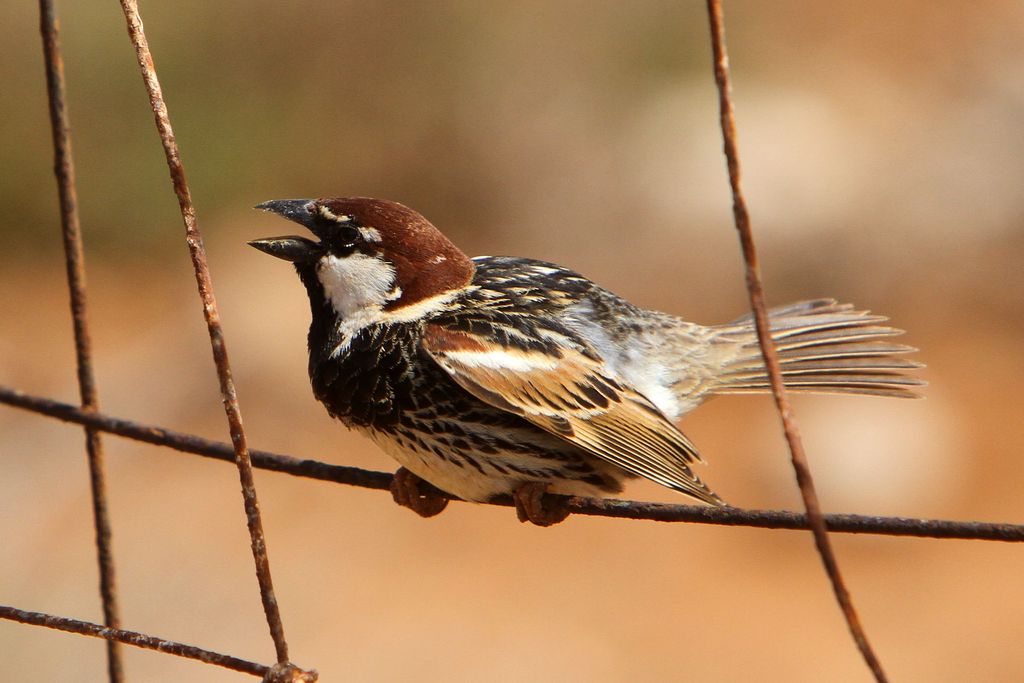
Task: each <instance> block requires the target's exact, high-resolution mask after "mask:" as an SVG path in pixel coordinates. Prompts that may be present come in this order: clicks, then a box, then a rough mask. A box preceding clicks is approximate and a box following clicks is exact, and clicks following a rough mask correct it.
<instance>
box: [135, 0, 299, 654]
mask: <svg viewBox="0 0 1024 683" xmlns="http://www.w3.org/2000/svg"><path fill="white" fill-rule="evenodd" d="M121 9H122V11H123V12H124V16H125V21H126V22H127V24H128V35H129V36H130V38H131V41H132V45H133V46H134V48H135V55H136V58H137V60H138V63H139V68H140V69H141V70H142V80H143V82H144V83H145V86H146V92H147V93H148V94H149V103H150V106H151V108H152V109H153V116H154V118H155V119H156V127H157V131H158V132H159V134H160V141H161V143H162V144H163V148H164V155H165V156H166V157H167V166H168V169H169V170H170V174H171V184H172V185H173V186H174V193H175V194H176V195H177V197H178V206H179V208H180V210H181V217H182V220H183V221H184V223H185V242H186V244H187V245H188V251H189V255H190V256H191V258H192V266H193V267H194V269H195V273H196V284H197V285H198V288H199V298H200V299H201V300H202V303H203V316H204V317H205V319H206V327H207V329H208V331H209V334H210V346H211V348H212V350H213V360H214V363H215V364H216V366H217V378H218V380H219V382H220V393H221V401H222V402H223V404H224V412H225V413H226V415H227V419H228V427H229V430H230V433H231V442H232V444H234V454H235V462H236V464H237V466H238V476H239V479H240V481H241V484H242V497H243V499H244V502H245V516H246V521H247V524H248V527H249V538H250V542H251V545H252V556H253V560H254V561H255V563H256V577H257V579H258V581H259V586H260V598H261V599H262V601H263V611H264V613H265V614H266V617H267V625H268V627H269V628H270V637H271V638H272V639H273V641H274V649H275V650H276V651H277V661H278V663H279V664H285V663H286V662H288V642H287V641H286V640H285V636H284V625H283V623H282V622H281V611H280V609H279V607H278V604H277V598H276V597H275V594H274V583H273V579H272V578H271V575H270V560H269V558H268V556H267V546H266V539H265V537H264V533H263V521H262V519H261V518H260V508H259V501H258V499H257V497H256V484H255V482H254V481H253V474H252V463H251V461H250V457H249V448H248V446H247V445H246V439H245V431H244V429H243V428H242V413H241V409H240V408H239V405H238V396H237V394H236V393H235V384H234V380H233V379H232V377H231V365H230V363H229V362H228V351H227V346H226V344H225V341H224V331H223V329H222V328H221V324H220V314H219V313H218V312H217V300H216V298H215V297H214V293H213V282H212V281H211V279H210V269H209V266H208V265H207V263H206V249H205V247H204V246H203V238H202V235H201V233H200V232H199V225H198V223H197V221H196V210H195V206H194V205H193V203H192V195H191V192H190V191H189V188H188V183H187V182H186V180H185V168H184V166H183V165H182V163H181V155H180V153H179V150H178V143H177V141H176V140H175V137H174V130H173V129H172V128H171V120H170V117H169V115H168V112H167V105H166V103H165V102H164V96H163V91H162V90H161V88H160V81H159V79H158V78H157V74H156V68H155V66H154V65H153V55H152V53H151V52H150V50H149V43H148V41H147V40H146V34H145V32H144V31H143V27H142V17H141V16H140V14H139V7H138V3H137V2H136V0H121Z"/></svg>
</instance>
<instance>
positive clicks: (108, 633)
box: [0, 605, 270, 676]
mask: <svg viewBox="0 0 1024 683" xmlns="http://www.w3.org/2000/svg"><path fill="white" fill-rule="evenodd" d="M0 619H8V620H10V621H17V622H19V623H22V624H33V625H35V626H44V627H46V628H52V629H56V630H58V631H65V632H67V633H78V634H80V635H86V636H93V637H96V638H104V639H106V641H107V642H108V643H116V644H121V643H127V644H128V645H134V646H136V647H141V648H145V649H148V650H156V651H157V652H166V653H168V654H173V655H177V656H179V657H187V658H188V659H195V660H198V661H200V662H205V663H207V664H215V665H217V666H223V667H225V668H227V669H231V670H233V671H241V672H242V673H247V674H252V675H253V676H265V675H266V674H267V672H268V671H269V670H270V667H268V666H265V665H263V664H257V663H255V662H249V661H246V660H244V659H239V658H237V657H232V656H230V655H222V654H220V653H218V652H211V651H210V650H204V649H202V648H198V647H194V646H192V645H185V644H183V643H176V642H174V641H172V640H164V639H163V638H157V637H155V636H150V635H147V634H144V633H137V632H135V631H125V630H122V629H120V628H113V627H109V626H107V627H105V626H101V625H99V624H93V623H90V622H88V621H79V620H77V619H68V618H67V617H58V616H54V615H51V614H43V613H42V612H29V611H27V610H20V609H17V608H15V607H8V606H6V605H0Z"/></svg>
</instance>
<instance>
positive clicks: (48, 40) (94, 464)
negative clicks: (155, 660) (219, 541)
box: [39, 0, 124, 683]
mask: <svg viewBox="0 0 1024 683" xmlns="http://www.w3.org/2000/svg"><path fill="white" fill-rule="evenodd" d="M39 23H40V31H41V33H42V37H43V56H44V59H45V62H46V89H47V96H48V97H47V99H48V101H49V107H50V128H51V130H52V133H53V152H54V169H53V170H54V173H55V174H56V176H57V192H58V195H59V197H60V218H61V226H62V231H61V232H62V235H63V239H64V260H65V264H66V266H67V277H68V290H69V293H70V298H71V321H72V326H73V327H74V334H75V360H76V363H77V367H78V391H79V395H80V398H81V402H82V409H83V410H85V411H87V412H95V411H97V410H98V409H99V398H98V396H97V391H96V378H95V375H94V373H93V367H92V342H91V339H90V336H89V325H88V320H87V316H86V294H85V291H86V289H85V256H84V254H83V249H82V230H81V225H80V223H79V220H78V197H77V192H76V189H75V165H74V159H73V158H72V155H71V125H70V122H69V119H68V111H67V102H66V98H65V92H66V91H65V87H64V60H63V58H62V56H61V50H60V36H59V32H58V27H57V11H56V9H55V8H54V4H53V0H39ZM85 450H86V453H87V454H88V459H89V483H90V486H91V488H92V510H93V521H94V526H95V530H96V556H97V561H98V563H99V572H100V595H101V596H102V598H103V623H104V624H106V625H107V626H108V627H110V628H115V629H116V628H119V627H120V625H121V618H120V608H119V606H118V599H117V580H116V575H115V572H114V555H113V551H112V549H111V533H110V514H109V512H108V509H107V487H106V475H105V473H104V467H103V442H102V441H101V439H100V433H99V431H97V430H96V429H94V428H92V427H88V426H87V427H86V428H85ZM107 671H108V674H109V676H110V680H111V681H112V683H120V682H121V681H123V680H124V670H123V666H122V662H121V644H120V643H118V642H116V641H112V640H108V641H107Z"/></svg>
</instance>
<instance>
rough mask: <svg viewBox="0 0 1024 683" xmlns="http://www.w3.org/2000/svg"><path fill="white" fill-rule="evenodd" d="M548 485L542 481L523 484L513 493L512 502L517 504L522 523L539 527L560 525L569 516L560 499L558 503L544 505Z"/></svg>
mask: <svg viewBox="0 0 1024 683" xmlns="http://www.w3.org/2000/svg"><path fill="white" fill-rule="evenodd" d="M547 490H548V485H547V484H545V483H544V482H542V481H531V482H527V483H525V484H522V485H520V486H519V488H517V489H516V490H515V491H513V492H512V500H513V502H515V504H516V517H518V518H519V521H520V522H532V523H533V524H536V525H537V526H551V525H552V524H558V523H559V522H561V521H563V520H565V518H566V517H568V516H569V508H567V507H566V505H565V502H564V501H563V500H562V499H559V500H558V502H557V503H548V504H547V505H545V503H544V494H545V493H547Z"/></svg>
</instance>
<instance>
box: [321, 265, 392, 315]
mask: <svg viewBox="0 0 1024 683" xmlns="http://www.w3.org/2000/svg"><path fill="white" fill-rule="evenodd" d="M316 274H317V278H319V280H320V284H322V285H323V287H324V295H325V296H326V297H327V300H328V301H330V302H331V306H333V307H334V310H335V311H337V313H338V315H340V316H341V317H342V318H343V319H344V318H354V317H359V316H361V315H363V316H365V315H366V314H369V313H379V312H380V310H381V309H382V308H383V307H384V304H386V303H387V302H388V301H392V300H394V299H397V298H398V297H400V296H401V295H402V290H401V289H400V288H399V287H396V286H395V268H394V266H392V265H391V264H390V263H388V262H387V261H385V260H383V259H381V258H378V257H376V256H367V255H365V254H360V253H355V254H352V255H350V256H346V257H343V258H339V257H337V256H333V255H331V256H325V257H324V258H322V259H321V260H320V262H319V263H318V264H317V268H316Z"/></svg>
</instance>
